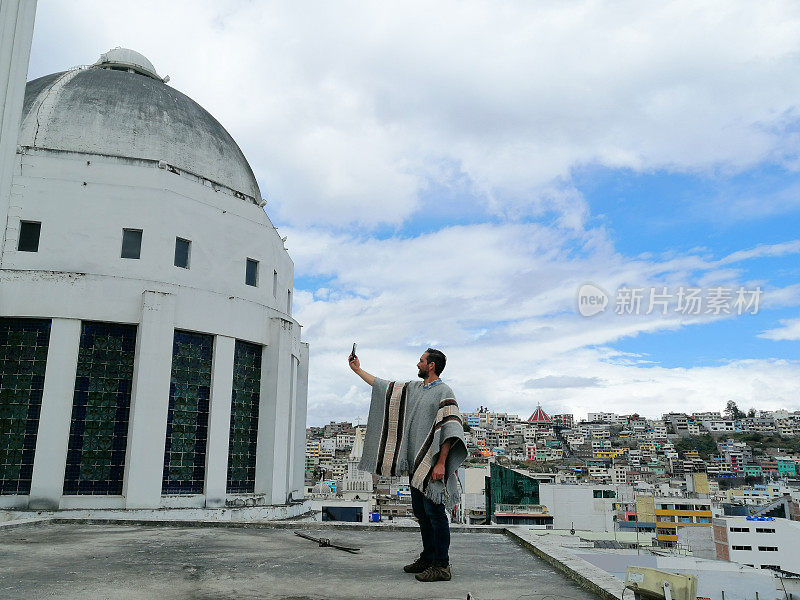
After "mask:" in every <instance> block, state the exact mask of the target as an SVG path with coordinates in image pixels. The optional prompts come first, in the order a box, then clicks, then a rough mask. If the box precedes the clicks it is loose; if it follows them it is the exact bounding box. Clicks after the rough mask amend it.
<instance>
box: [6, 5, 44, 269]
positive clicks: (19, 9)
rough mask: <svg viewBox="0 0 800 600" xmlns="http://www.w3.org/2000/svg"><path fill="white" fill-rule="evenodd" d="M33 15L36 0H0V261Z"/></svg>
mask: <svg viewBox="0 0 800 600" xmlns="http://www.w3.org/2000/svg"><path fill="white" fill-rule="evenodd" d="M35 17H36V0H2V1H0V223H2V226H0V229H2V231H3V233H2V239H0V265H2V258H3V257H2V251H3V250H2V249H3V247H4V246H5V224H6V218H7V215H8V206H9V202H10V194H11V180H12V177H13V167H14V164H15V163H16V153H17V139H18V135H19V124H20V119H21V117H22V101H23V99H24V97H25V79H26V78H27V75H28V61H29V60H30V55H31V43H32V42H33V22H34V18H35Z"/></svg>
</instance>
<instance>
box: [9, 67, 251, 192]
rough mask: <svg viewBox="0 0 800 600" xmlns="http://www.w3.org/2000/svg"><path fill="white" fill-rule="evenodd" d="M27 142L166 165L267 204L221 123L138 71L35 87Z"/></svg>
mask: <svg viewBox="0 0 800 600" xmlns="http://www.w3.org/2000/svg"><path fill="white" fill-rule="evenodd" d="M19 144H20V145H22V146H32V147H36V148H48V149H53V150H68V151H77V152H86V153H90V154H102V155H111V156H121V157H127V158H142V159H152V160H163V161H166V162H167V163H169V164H171V165H174V166H176V167H178V168H180V169H183V170H186V171H189V172H191V173H194V174H195V175H199V176H201V177H204V178H206V179H209V180H211V181H215V182H217V183H221V184H223V185H225V186H227V187H229V188H232V189H234V190H236V191H239V192H242V193H243V194H246V195H248V196H252V197H253V198H255V199H256V200H259V199H260V198H261V195H260V193H259V189H258V183H256V179H255V177H254V176H253V171H252V169H251V168H250V165H249V164H248V162H247V159H246V158H245V157H244V154H243V153H242V151H241V149H240V148H239V146H238V145H237V144H236V142H235V141H234V140H233V138H232V137H231V135H230V134H229V133H228V132H227V131H226V130H225V128H224V127H223V126H222V125H220V123H219V121H217V120H216V119H215V118H214V117H212V116H211V115H210V114H209V113H208V111H206V110H205V109H204V108H203V107H202V106H200V105H199V104H197V103H196V102H195V101H194V100H192V99H191V98H189V97H188V96H186V95H184V94H182V93H180V92H179V91H177V90H175V89H173V88H171V87H169V86H168V85H166V84H164V83H162V82H161V81H159V80H157V79H153V78H151V77H147V76H144V75H139V74H137V73H130V72H127V71H120V70H113V69H107V68H100V67H99V66H95V67H91V68H88V69H78V70H73V71H66V72H63V73H54V74H52V75H46V76H44V77H40V78H39V79H35V80H33V81H30V82H28V84H27V87H26V88H25V103H24V106H23V114H22V126H21V127H20V137H19Z"/></svg>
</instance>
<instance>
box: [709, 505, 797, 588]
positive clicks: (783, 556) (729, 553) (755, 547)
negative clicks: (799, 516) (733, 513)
mask: <svg viewBox="0 0 800 600" xmlns="http://www.w3.org/2000/svg"><path fill="white" fill-rule="evenodd" d="M714 545H715V547H716V552H717V558H718V559H720V560H728V561H731V562H736V563H739V564H743V565H747V566H750V567H755V568H756V569H771V570H774V571H784V572H788V573H792V574H796V575H800V522H797V521H790V520H788V519H776V518H773V517H725V518H720V519H714Z"/></svg>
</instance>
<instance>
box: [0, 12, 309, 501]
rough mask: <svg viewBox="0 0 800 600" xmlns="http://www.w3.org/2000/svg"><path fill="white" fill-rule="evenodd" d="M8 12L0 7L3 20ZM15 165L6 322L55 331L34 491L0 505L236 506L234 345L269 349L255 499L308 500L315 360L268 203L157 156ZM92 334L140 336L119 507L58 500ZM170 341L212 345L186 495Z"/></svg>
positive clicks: (6, 255) (2, 276) (30, 156)
mask: <svg viewBox="0 0 800 600" xmlns="http://www.w3.org/2000/svg"><path fill="white" fill-rule="evenodd" d="M12 4H15V3H14V2H9V3H7V2H6V1H5V0H3V3H2V10H3V11H4V13H5V11H6V10H7V7H9V6H10V5H12ZM16 4H19V5H25V4H27V2H17V3H16ZM30 4H35V3H33V2H31V3H30ZM9 10H11V9H10V8H9ZM32 18H33V17H32V14H31V16H30V19H31V26H32ZM3 26H4V29H3V31H5V28H6V27H7V23H6V18H5V16H4V21H3ZM29 45H30V42H28V48H29ZM0 49H1V50H2V59H3V64H4V65H5V67H4V68H6V70H8V64H6V62H8V61H11V62H14V64H15V65H16V62H18V61H20V60H22V58H23V55H24V61H25V64H26V65H27V54H25V53H24V52H23V53H21V52H16V53H8V52H7V51H6V39H5V38H3V40H2V43H0ZM12 54H13V56H12ZM15 61H16V62H15ZM14 68H17V67H14ZM12 70H13V69H12ZM120 76H124V77H143V76H142V75H139V74H134V73H130V74H128V73H124V74H120ZM151 85H152V84H151ZM157 85H163V84H161V83H160V80H159V83H158V84H157ZM12 87H13V86H9V89H11V88H12ZM164 87H166V86H164ZM18 88H19V86H17V87H16V88H14V89H16V91H17V92H18V93H19V94H21V93H22V90H20V89H18ZM0 91H2V90H0ZM55 93H56V92H54V94H55ZM21 102H22V100H21V97H20V99H19V103H20V105H21ZM49 109H52V107H49ZM18 126H19V119H18V118H17V125H16V126H15V127H18ZM3 127H4V129H3V131H4V132H5V131H6V123H5V112H4V121H3ZM23 127H24V123H23ZM88 135H108V136H114V135H115V132H114V131H107V132H104V131H100V132H88ZM4 138H5V135H4ZM4 144H5V141H4ZM15 147H16V144H15ZM98 147H102V144H98ZM187 150H188V151H189V152H191V151H192V149H187ZM4 156H5V155H4ZM2 160H3V161H5V160H6V159H5V158H3V159H2ZM10 160H11V165H10V169H9V172H10V173H12V179H11V189H12V192H11V195H10V197H11V201H10V202H9V203H8V204H7V205H4V204H0V210H2V213H0V223H2V228H3V245H2V256H0V318H34V319H46V320H50V321H51V334H50V343H49V351H48V357H47V371H46V375H45V383H44V392H43V398H42V406H41V413H40V418H39V425H38V434H37V442H36V453H35V457H34V466H33V476H32V483H31V491H30V494H29V495H0V508H29V509H33V508H36V509H64V508H98V509H99V508H103V509H120V508H130V509H158V508H164V507H194V508H204V507H205V508H213V507H221V506H225V505H226V502H227V503H230V502H233V501H235V500H236V499H237V498H240V497H241V494H228V493H227V492H226V481H227V469H228V436H229V432H230V419H231V393H232V386H233V377H234V348H235V344H236V342H237V340H241V341H244V342H249V343H252V344H255V345H257V346H260V347H261V348H262V363H261V389H260V404H259V421H258V432H257V445H256V448H257V450H256V465H255V469H256V472H255V489H254V492H253V495H254V496H258V497H259V498H262V499H263V502H265V503H266V504H270V505H282V504H286V503H287V502H289V501H292V500H297V499H299V498H302V493H303V451H304V438H305V435H304V434H305V422H306V396H307V379H308V346H307V345H306V344H304V343H301V341H300V325H299V323H297V321H295V320H294V319H293V318H292V316H291V306H290V298H291V292H292V289H293V276H294V274H293V263H292V261H291V259H290V258H289V255H288V253H287V251H286V249H285V247H284V245H283V242H282V241H281V238H280V236H279V235H278V233H277V231H276V230H275V228H274V227H273V225H272V223H271V222H270V220H269V219H268V217H267V215H266V213H265V212H264V209H263V202H262V201H261V198H260V197H252V196H249V195H247V194H245V193H242V192H241V191H239V190H235V189H231V188H228V187H226V186H225V185H222V184H220V183H219V182H215V181H210V180H207V179H204V178H203V174H202V173H189V172H185V171H182V170H180V169H175V168H171V167H170V165H167V164H165V163H164V162H163V161H159V160H158V157H142V158H133V157H120V156H110V155H105V154H102V153H101V152H99V151H98V153H91V152H84V151H80V152H78V151H75V152H73V151H69V150H52V149H48V148H42V147H36V146H20V147H19V148H18V149H17V150H16V152H14V153H13V154H12V155H11V159H10ZM2 166H3V169H4V170H5V167H6V164H5V162H4V163H3V165H2ZM248 170H249V165H246V164H245V165H243V166H241V167H240V168H239V169H238V172H247V171H248ZM253 187H254V188H255V189H256V190H257V185H256V184H255V180H253ZM22 221H30V222H38V223H41V233H40V239H39V245H38V251H27V252H26V251H19V250H18V237H19V228H20V223H21V222H22ZM124 229H135V230H140V231H141V232H142V237H141V254H140V258H138V259H129V258H121V244H122V236H123V230H124ZM176 238H181V239H184V240H189V241H191V250H190V261H189V265H188V268H182V267H178V266H175V264H173V261H174V254H175V244H176ZM248 259H250V260H255V261H258V277H257V282H256V283H257V285H248V284H246V282H245V269H246V261H247V260H248ZM273 273H275V274H276V275H275V276H273ZM85 321H92V322H105V323H120V324H129V325H135V326H136V350H135V359H134V371H133V380H132V392H131V399H130V413H129V421H128V435H127V448H126V452H125V465H124V480H123V488H122V489H123V491H122V494H121V496H102V495H69V496H65V495H64V494H63V493H62V490H63V486H64V465H65V461H66V455H67V444H68V437H69V431H70V430H69V427H70V415H71V411H72V402H73V392H74V389H75V380H76V364H77V360H78V344H79V339H80V333H81V326H82V322H85ZM175 331H188V332H193V333H201V334H206V335H210V336H213V339H214V344H213V361H212V373H211V391H210V400H209V408H208V437H207V442H206V446H205V480H204V485H203V492H202V493H199V494H187V495H179V496H175V495H165V494H163V493H162V475H163V472H164V457H165V443H166V433H167V418H168V406H169V398H170V384H171V370H172V355H173V339H174V335H175Z"/></svg>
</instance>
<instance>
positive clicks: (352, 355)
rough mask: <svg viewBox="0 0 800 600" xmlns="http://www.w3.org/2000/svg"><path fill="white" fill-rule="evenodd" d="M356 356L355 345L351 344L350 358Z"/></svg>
mask: <svg viewBox="0 0 800 600" xmlns="http://www.w3.org/2000/svg"><path fill="white" fill-rule="evenodd" d="M355 356H356V343H355V342H353V351H352V352H351V353H350V358H355Z"/></svg>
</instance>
